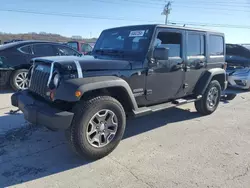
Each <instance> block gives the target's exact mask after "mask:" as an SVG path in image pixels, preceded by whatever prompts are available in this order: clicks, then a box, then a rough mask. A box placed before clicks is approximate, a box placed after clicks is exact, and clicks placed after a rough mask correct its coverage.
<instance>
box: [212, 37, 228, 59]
mask: <svg viewBox="0 0 250 188" xmlns="http://www.w3.org/2000/svg"><path fill="white" fill-rule="evenodd" d="M224 50H225V49H224V37H223V36H219V35H210V36H209V55H210V56H222V55H224Z"/></svg>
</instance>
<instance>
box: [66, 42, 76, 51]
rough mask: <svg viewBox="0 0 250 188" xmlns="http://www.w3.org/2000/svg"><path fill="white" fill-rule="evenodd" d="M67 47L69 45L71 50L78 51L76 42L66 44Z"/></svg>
mask: <svg viewBox="0 0 250 188" xmlns="http://www.w3.org/2000/svg"><path fill="white" fill-rule="evenodd" d="M67 45H69V46H70V47H71V48H73V49H75V50H78V47H77V42H68V43H67Z"/></svg>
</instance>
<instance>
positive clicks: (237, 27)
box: [169, 21, 250, 29]
mask: <svg viewBox="0 0 250 188" xmlns="http://www.w3.org/2000/svg"><path fill="white" fill-rule="evenodd" d="M169 23H170V24H172V25H177V24H179V25H184V24H185V25H192V26H201V27H207V26H208V27H225V28H236V29H250V25H231V24H215V23H200V22H184V21H169Z"/></svg>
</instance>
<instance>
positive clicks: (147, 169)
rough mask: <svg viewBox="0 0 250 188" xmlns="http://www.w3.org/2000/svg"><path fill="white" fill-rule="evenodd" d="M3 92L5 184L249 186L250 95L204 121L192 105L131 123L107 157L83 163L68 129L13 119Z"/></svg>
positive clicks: (0, 167)
mask: <svg viewBox="0 0 250 188" xmlns="http://www.w3.org/2000/svg"><path fill="white" fill-rule="evenodd" d="M9 97H10V94H9V93H2V94H0V101H1V102H0V125H1V126H0V187H20V188H21V187H25V188H27V187H32V188H33V187H36V188H39V187H65V188H70V187H74V188H75V187H85V188H93V187H94V188H97V187H102V188H103V187H105V188H109V187H112V188H113V187H114V188H119V187H121V188H124V187H126V188H137V187H138V188H144V187H145V188H147V187H149V188H153V187H157V188H163V187H164V188H165V187H180V188H185V187H187V188H190V187H204V188H211V187H213V188H216V187H220V188H221V187H232V188H241V187H244V188H249V186H250V172H249V171H250V139H249V138H250V116H249V114H250V108H249V105H250V95H249V93H240V94H239V95H238V96H237V97H236V98H235V99H234V100H233V101H230V102H229V103H221V104H220V107H219V108H218V110H217V111H216V112H215V113H214V114H212V115H210V116H206V117H201V116H200V115H199V114H198V113H196V111H195V109H194V106H193V104H188V105H185V106H181V107H179V108H173V109H168V110H165V111H162V112H159V113H154V114H151V115H148V116H145V117H141V118H137V119H133V120H132V119H131V120H128V123H127V129H126V133H125V136H124V138H123V140H122V141H121V143H120V144H119V146H118V147H117V148H116V149H115V150H114V152H112V153H111V154H110V155H109V156H107V157H105V158H103V159H101V160H98V161H87V160H84V159H79V158H78V157H77V156H76V155H75V154H74V153H73V152H72V151H71V150H70V149H69V147H68V145H67V144H66V143H65V139H64V134H63V132H51V131H48V130H47V129H45V128H43V127H36V126H31V125H29V124H28V123H26V122H25V121H24V119H23V116H22V114H21V113H19V114H16V115H10V114H8V112H9V110H11V109H15V108H12V107H11V106H10V98H9Z"/></svg>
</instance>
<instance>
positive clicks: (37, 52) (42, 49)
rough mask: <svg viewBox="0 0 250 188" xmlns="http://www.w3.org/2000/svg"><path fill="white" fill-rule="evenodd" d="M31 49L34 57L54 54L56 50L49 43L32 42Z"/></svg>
mask: <svg viewBox="0 0 250 188" xmlns="http://www.w3.org/2000/svg"><path fill="white" fill-rule="evenodd" d="M32 51H33V55H34V57H43V56H56V51H55V50H54V48H53V45H51V44H33V45H32Z"/></svg>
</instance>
